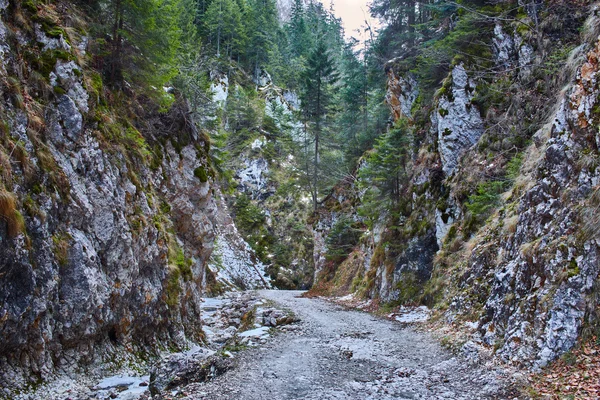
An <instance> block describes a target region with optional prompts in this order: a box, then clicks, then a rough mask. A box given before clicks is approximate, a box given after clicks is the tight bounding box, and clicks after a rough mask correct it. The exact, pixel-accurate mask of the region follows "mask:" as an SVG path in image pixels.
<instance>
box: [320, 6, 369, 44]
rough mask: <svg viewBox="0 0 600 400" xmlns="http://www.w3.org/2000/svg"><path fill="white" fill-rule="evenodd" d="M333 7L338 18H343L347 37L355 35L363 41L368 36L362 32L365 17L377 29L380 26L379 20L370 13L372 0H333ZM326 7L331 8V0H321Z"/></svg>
mask: <svg viewBox="0 0 600 400" xmlns="http://www.w3.org/2000/svg"><path fill="white" fill-rule="evenodd" d="M333 1H334V2H333V8H334V11H335V15H336V16H337V17H338V18H341V19H342V24H343V25H344V30H345V34H346V38H350V37H351V36H354V37H355V38H357V39H360V40H361V41H362V40H364V39H365V38H366V36H365V35H366V34H364V33H362V31H363V29H362V28H364V26H365V19H366V20H367V21H369V24H370V25H371V27H372V28H373V30H376V28H377V27H378V26H379V25H378V23H377V20H376V19H374V18H371V16H370V14H369V7H368V4H369V3H370V2H371V0H333ZM321 2H322V3H323V5H324V6H325V8H327V9H329V6H330V5H331V0H321ZM357 29H360V30H361V33H360V35H361V36H359V33H357V32H356V30H357Z"/></svg>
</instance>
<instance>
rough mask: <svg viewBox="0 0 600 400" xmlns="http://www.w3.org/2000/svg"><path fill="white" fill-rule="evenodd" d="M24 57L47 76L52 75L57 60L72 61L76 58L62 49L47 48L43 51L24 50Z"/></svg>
mask: <svg viewBox="0 0 600 400" xmlns="http://www.w3.org/2000/svg"><path fill="white" fill-rule="evenodd" d="M24 58H25V60H26V61H27V62H28V63H29V65H30V66H31V67H32V68H33V69H35V70H37V71H38V72H40V74H42V75H43V76H44V77H45V78H48V77H49V76H50V72H52V71H53V70H54V67H55V66H56V61H57V60H64V61H70V60H74V59H75V57H74V56H73V55H72V54H71V53H69V52H68V51H66V50H62V49H53V50H46V51H44V52H42V53H40V52H39V51H36V50H35V49H30V50H27V51H25V52H24Z"/></svg>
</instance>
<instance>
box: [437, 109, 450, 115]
mask: <svg viewBox="0 0 600 400" xmlns="http://www.w3.org/2000/svg"><path fill="white" fill-rule="evenodd" d="M438 113H439V114H440V115H441V116H442V117H445V116H447V115H448V110H446V109H445V108H440V109H439V110H438Z"/></svg>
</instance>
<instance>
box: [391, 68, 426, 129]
mask: <svg viewBox="0 0 600 400" xmlns="http://www.w3.org/2000/svg"><path fill="white" fill-rule="evenodd" d="M394 62H395V60H391V61H390V62H389V63H388V66H387V67H386V70H387V91H386V95H385V101H386V102H387V104H388V106H389V107H390V109H391V111H392V117H393V118H394V120H397V119H399V118H401V117H407V118H410V116H411V109H412V106H413V104H414V102H415V100H417V97H418V96H419V86H418V83H417V80H416V79H415V76H414V74H412V73H407V74H404V75H399V76H397V75H396V72H395V71H394V68H393V67H392V66H391V65H393V63H394Z"/></svg>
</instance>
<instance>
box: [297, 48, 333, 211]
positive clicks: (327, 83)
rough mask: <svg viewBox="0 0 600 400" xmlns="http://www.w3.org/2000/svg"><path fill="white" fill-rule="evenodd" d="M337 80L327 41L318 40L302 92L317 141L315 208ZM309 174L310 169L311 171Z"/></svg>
mask: <svg viewBox="0 0 600 400" xmlns="http://www.w3.org/2000/svg"><path fill="white" fill-rule="evenodd" d="M337 79H338V74H337V71H336V68H335V65H334V63H333V60H332V58H331V56H330V54H329V51H328V50H327V47H326V46H325V43H324V42H323V41H319V42H317V46H316V47H315V48H314V50H313V51H312V53H311V54H310V56H309V58H308V61H307V68H306V70H305V71H304V74H303V88H302V95H301V101H302V110H303V113H304V116H305V118H306V120H307V123H308V125H309V131H310V133H311V134H312V139H313V142H314V154H313V165H312V174H311V175H312V179H311V181H310V190H311V194H312V200H313V207H314V209H315V210H316V209H317V202H318V194H319V178H320V167H319V157H320V152H321V147H320V146H321V141H322V139H323V137H322V135H323V132H324V128H325V126H324V125H325V122H326V121H325V118H326V117H327V115H328V114H329V111H330V107H331V103H332V98H333V93H332V90H333V84H334V83H335V82H336V81H337ZM307 173H310V172H309V171H307Z"/></svg>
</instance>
